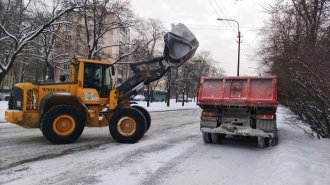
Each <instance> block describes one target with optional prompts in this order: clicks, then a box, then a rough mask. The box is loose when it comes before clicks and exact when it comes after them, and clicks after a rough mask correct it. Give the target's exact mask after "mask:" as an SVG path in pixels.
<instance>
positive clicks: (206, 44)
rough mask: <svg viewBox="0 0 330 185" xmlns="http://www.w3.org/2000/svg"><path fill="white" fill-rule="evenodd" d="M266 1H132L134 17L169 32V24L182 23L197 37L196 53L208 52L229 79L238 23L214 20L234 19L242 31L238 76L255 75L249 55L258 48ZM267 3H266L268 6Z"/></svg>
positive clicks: (232, 72)
mask: <svg viewBox="0 0 330 185" xmlns="http://www.w3.org/2000/svg"><path fill="white" fill-rule="evenodd" d="M265 1H266V0H240V1H239V2H238V3H235V1H234V0H132V1H131V2H132V5H133V9H134V12H135V14H136V15H138V16H140V17H144V18H156V19H159V20H161V21H162V22H163V23H164V24H165V26H166V27H168V28H169V29H170V24H171V23H179V22H180V23H183V24H185V25H186V26H187V27H188V28H189V29H190V30H191V31H192V32H193V33H194V34H195V36H196V37H197V39H198V40H199V43H200V46H199V49H198V50H207V51H211V52H212V55H213V58H214V59H215V60H216V61H218V62H219V66H221V67H222V68H224V69H225V71H226V74H227V75H228V76H236V75H237V63H238V62H237V58H238V43H237V41H238V38H237V35H238V34H237V32H238V28H237V23H235V22H232V21H217V20H216V19H217V18H226V19H234V20H236V21H237V22H238V23H239V27H240V31H241V36H242V38H241V40H242V43H241V54H240V58H241V59H240V76H242V75H258V74H259V73H258V72H257V70H256V67H257V66H256V63H255V61H253V58H251V54H253V52H254V51H255V48H256V47H258V42H259V40H260V37H259V36H258V32H257V29H259V28H261V27H262V25H263V21H264V20H265V17H266V15H265V14H264V13H263V12H262V7H261V6H262V5H265ZM269 1H270V0H267V2H268V3H269Z"/></svg>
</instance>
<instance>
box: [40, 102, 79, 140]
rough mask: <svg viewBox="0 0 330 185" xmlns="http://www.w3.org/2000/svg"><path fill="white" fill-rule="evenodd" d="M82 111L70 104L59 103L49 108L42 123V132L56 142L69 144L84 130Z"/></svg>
mask: <svg viewBox="0 0 330 185" xmlns="http://www.w3.org/2000/svg"><path fill="white" fill-rule="evenodd" d="M84 127H85V125H84V119H83V115H82V114H81V112H80V111H79V110H78V109H76V108H75V107H73V106H70V105H57V106H55V107H53V108H51V109H49V110H48V111H47V112H46V113H45V115H44V116H43V118H42V120H41V124H40V130H41V132H42V134H43V135H44V136H45V137H46V139H48V140H49V141H50V142H52V143H54V144H68V143H72V142H74V141H75V140H77V139H78V138H79V137H80V136H81V134H82V132H83V131H84Z"/></svg>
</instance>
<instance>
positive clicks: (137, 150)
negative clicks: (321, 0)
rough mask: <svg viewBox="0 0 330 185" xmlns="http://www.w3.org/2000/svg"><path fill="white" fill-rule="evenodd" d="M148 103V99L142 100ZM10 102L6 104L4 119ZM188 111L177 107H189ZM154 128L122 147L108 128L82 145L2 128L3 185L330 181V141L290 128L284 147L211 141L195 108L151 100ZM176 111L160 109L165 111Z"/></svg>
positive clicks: (87, 134)
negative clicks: (204, 138) (56, 142)
mask: <svg viewBox="0 0 330 185" xmlns="http://www.w3.org/2000/svg"><path fill="white" fill-rule="evenodd" d="M139 104H140V105H142V106H146V102H139ZM5 107H6V102H0V122H1V119H3V116H2V115H3V111H4V110H5ZM187 108H191V109H190V110H178V109H187ZM147 109H149V111H151V117H152V126H151V128H150V130H149V131H148V132H147V133H146V135H145V136H144V138H142V139H141V141H140V142H138V143H136V144H119V143H116V142H115V141H114V140H113V139H112V138H111V136H110V135H109V131H108V129H105V128H86V129H85V130H84V133H83V135H82V137H81V138H79V139H78V140H77V142H75V143H73V144H69V145H53V144H51V143H49V142H48V141H47V140H46V139H44V138H43V136H42V134H41V132H40V131H39V130H38V129H24V128H20V127H18V126H15V125H12V124H10V123H0V156H1V158H0V184H42V185H44V184H118V185H124V184H143V185H144V184H157V185H158V184H180V185H181V184H189V185H191V184H198V185H199V184H201V185H204V184H207V185H209V184H251V185H257V184H279V185H282V184H306V185H311V184H315V185H319V184H320V185H323V184H324V185H327V184H329V182H330V144H329V140H328V139H323V140H317V139H310V138H308V137H306V135H305V134H304V133H303V131H301V130H297V129H294V128H292V127H290V126H289V125H287V124H283V123H284V119H285V117H286V116H287V113H288V111H287V110H286V109H284V108H282V107H280V108H279V109H278V112H277V119H278V129H279V144H278V145H277V146H275V147H269V148H265V149H258V148H257V144H256V141H255V140H253V139H240V138H232V137H229V138H228V139H226V140H224V141H223V143H222V144H220V145H215V144H205V143H203V141H202V138H201V133H200V131H199V115H200V109H199V108H198V107H197V106H196V105H195V104H194V103H188V104H186V105H185V106H184V107H182V106H181V103H175V102H171V106H170V107H166V104H165V103H160V102H159V103H152V104H150V107H148V108H147ZM171 109H174V110H176V111H169V112H157V111H160V110H171Z"/></svg>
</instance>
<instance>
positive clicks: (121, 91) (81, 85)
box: [5, 23, 199, 144]
mask: <svg viewBox="0 0 330 185" xmlns="http://www.w3.org/2000/svg"><path fill="white" fill-rule="evenodd" d="M164 42H165V48H164V54H163V56H162V57H159V58H154V59H152V60H150V61H141V62H137V63H131V64H130V67H131V69H132V71H133V73H134V75H133V76H132V77H131V78H129V79H128V80H127V81H126V82H124V83H123V84H121V85H120V86H118V87H117V88H115V89H112V86H113V81H112V75H114V67H113V63H111V62H110V61H97V60H87V59H82V58H75V57H73V59H72V60H71V61H70V63H71V75H70V79H68V82H58V83H55V82H54V68H53V67H52V65H51V64H48V65H47V66H48V79H47V81H46V82H44V83H19V84H15V86H14V87H13V90H12V93H11V95H10V98H9V101H8V109H7V110H6V112H5V119H6V120H7V121H8V122H11V123H14V124H17V125H19V126H21V127H24V128H40V130H41V132H42V134H43V135H44V136H45V137H46V138H47V139H48V140H49V141H50V142H52V143H54V144H67V143H72V142H74V141H76V140H77V139H78V138H79V137H80V135H81V134H82V132H83V130H84V128H85V126H87V127H104V126H109V131H110V134H111V136H112V137H113V138H114V139H115V140H116V141H117V142H120V143H135V142H138V141H139V140H140V139H141V138H142V137H143V136H144V134H145V133H146V132H147V131H148V129H149V128H150V125H151V119H150V115H149V113H148V111H147V110H146V109H145V108H143V107H140V106H136V105H132V106H131V104H130V101H129V97H131V96H134V95H136V94H137V91H138V90H140V89H141V88H143V86H144V85H148V84H149V83H150V82H153V81H156V80H158V79H160V78H161V77H163V76H164V75H165V74H166V72H167V71H169V69H170V68H172V67H179V66H180V65H181V64H183V63H185V62H186V61H188V60H189V59H190V58H191V57H192V56H193V55H194V54H195V52H196V50H197V48H198V45H199V43H198V41H197V39H196V38H195V36H194V34H193V33H191V32H190V30H189V29H188V28H186V27H185V26H184V25H183V24H181V23H179V24H178V25H175V26H174V27H173V28H172V31H171V32H168V33H167V34H165V36H164ZM151 63H159V67H158V68H157V69H155V70H147V71H141V70H140V69H139V68H138V66H139V65H143V64H151Z"/></svg>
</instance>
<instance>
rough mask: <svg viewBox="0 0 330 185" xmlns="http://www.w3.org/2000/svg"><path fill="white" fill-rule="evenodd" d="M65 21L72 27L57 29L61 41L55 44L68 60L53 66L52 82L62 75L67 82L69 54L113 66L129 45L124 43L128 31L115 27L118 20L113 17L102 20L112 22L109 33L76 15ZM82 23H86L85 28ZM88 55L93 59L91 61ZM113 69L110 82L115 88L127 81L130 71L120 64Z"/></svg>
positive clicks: (73, 13) (102, 26)
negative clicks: (112, 63)
mask: <svg viewBox="0 0 330 185" xmlns="http://www.w3.org/2000/svg"><path fill="white" fill-rule="evenodd" d="M64 20H65V21H68V22H70V23H71V24H66V25H65V24H63V25H62V26H61V27H60V28H59V30H58V35H59V37H60V39H57V41H56V51H57V52H62V53H66V56H67V60H63V61H62V62H59V63H57V64H56V65H55V81H59V79H60V75H64V76H65V77H66V79H69V78H70V71H71V69H70V63H69V57H70V56H71V55H72V54H76V56H78V57H83V58H94V59H97V60H105V61H112V62H115V61H116V60H117V59H118V57H119V56H121V55H123V54H125V53H127V51H128V50H129V47H128V44H125V43H128V42H129V40H130V29H128V28H127V27H124V26H118V25H120V20H119V18H118V17H116V16H115V15H114V14H111V13H109V14H108V15H107V17H105V22H107V21H108V22H114V26H115V27H114V28H113V29H109V26H108V25H97V26H96V27H94V26H93V25H94V23H95V19H94V18H93V17H90V18H89V19H88V18H87V20H85V17H84V16H82V15H81V14H79V12H71V13H69V14H67V15H66V16H65V17H64ZM85 21H87V26H86V22H85ZM103 29H104V30H103ZM105 29H107V30H105ZM97 33H102V35H100V36H98V35H97ZM87 37H88V38H87ZM93 47H94V48H93ZM90 51H92V53H91V52H90ZM91 54H92V55H94V57H91V56H90V55H91ZM126 60H127V59H126ZM115 69H116V75H115V76H114V77H113V78H114V81H115V82H117V83H116V84H114V85H115V86H118V85H120V84H121V83H122V82H123V81H125V80H126V79H127V78H128V77H129V71H130V70H129V67H128V65H123V64H121V65H115Z"/></svg>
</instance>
